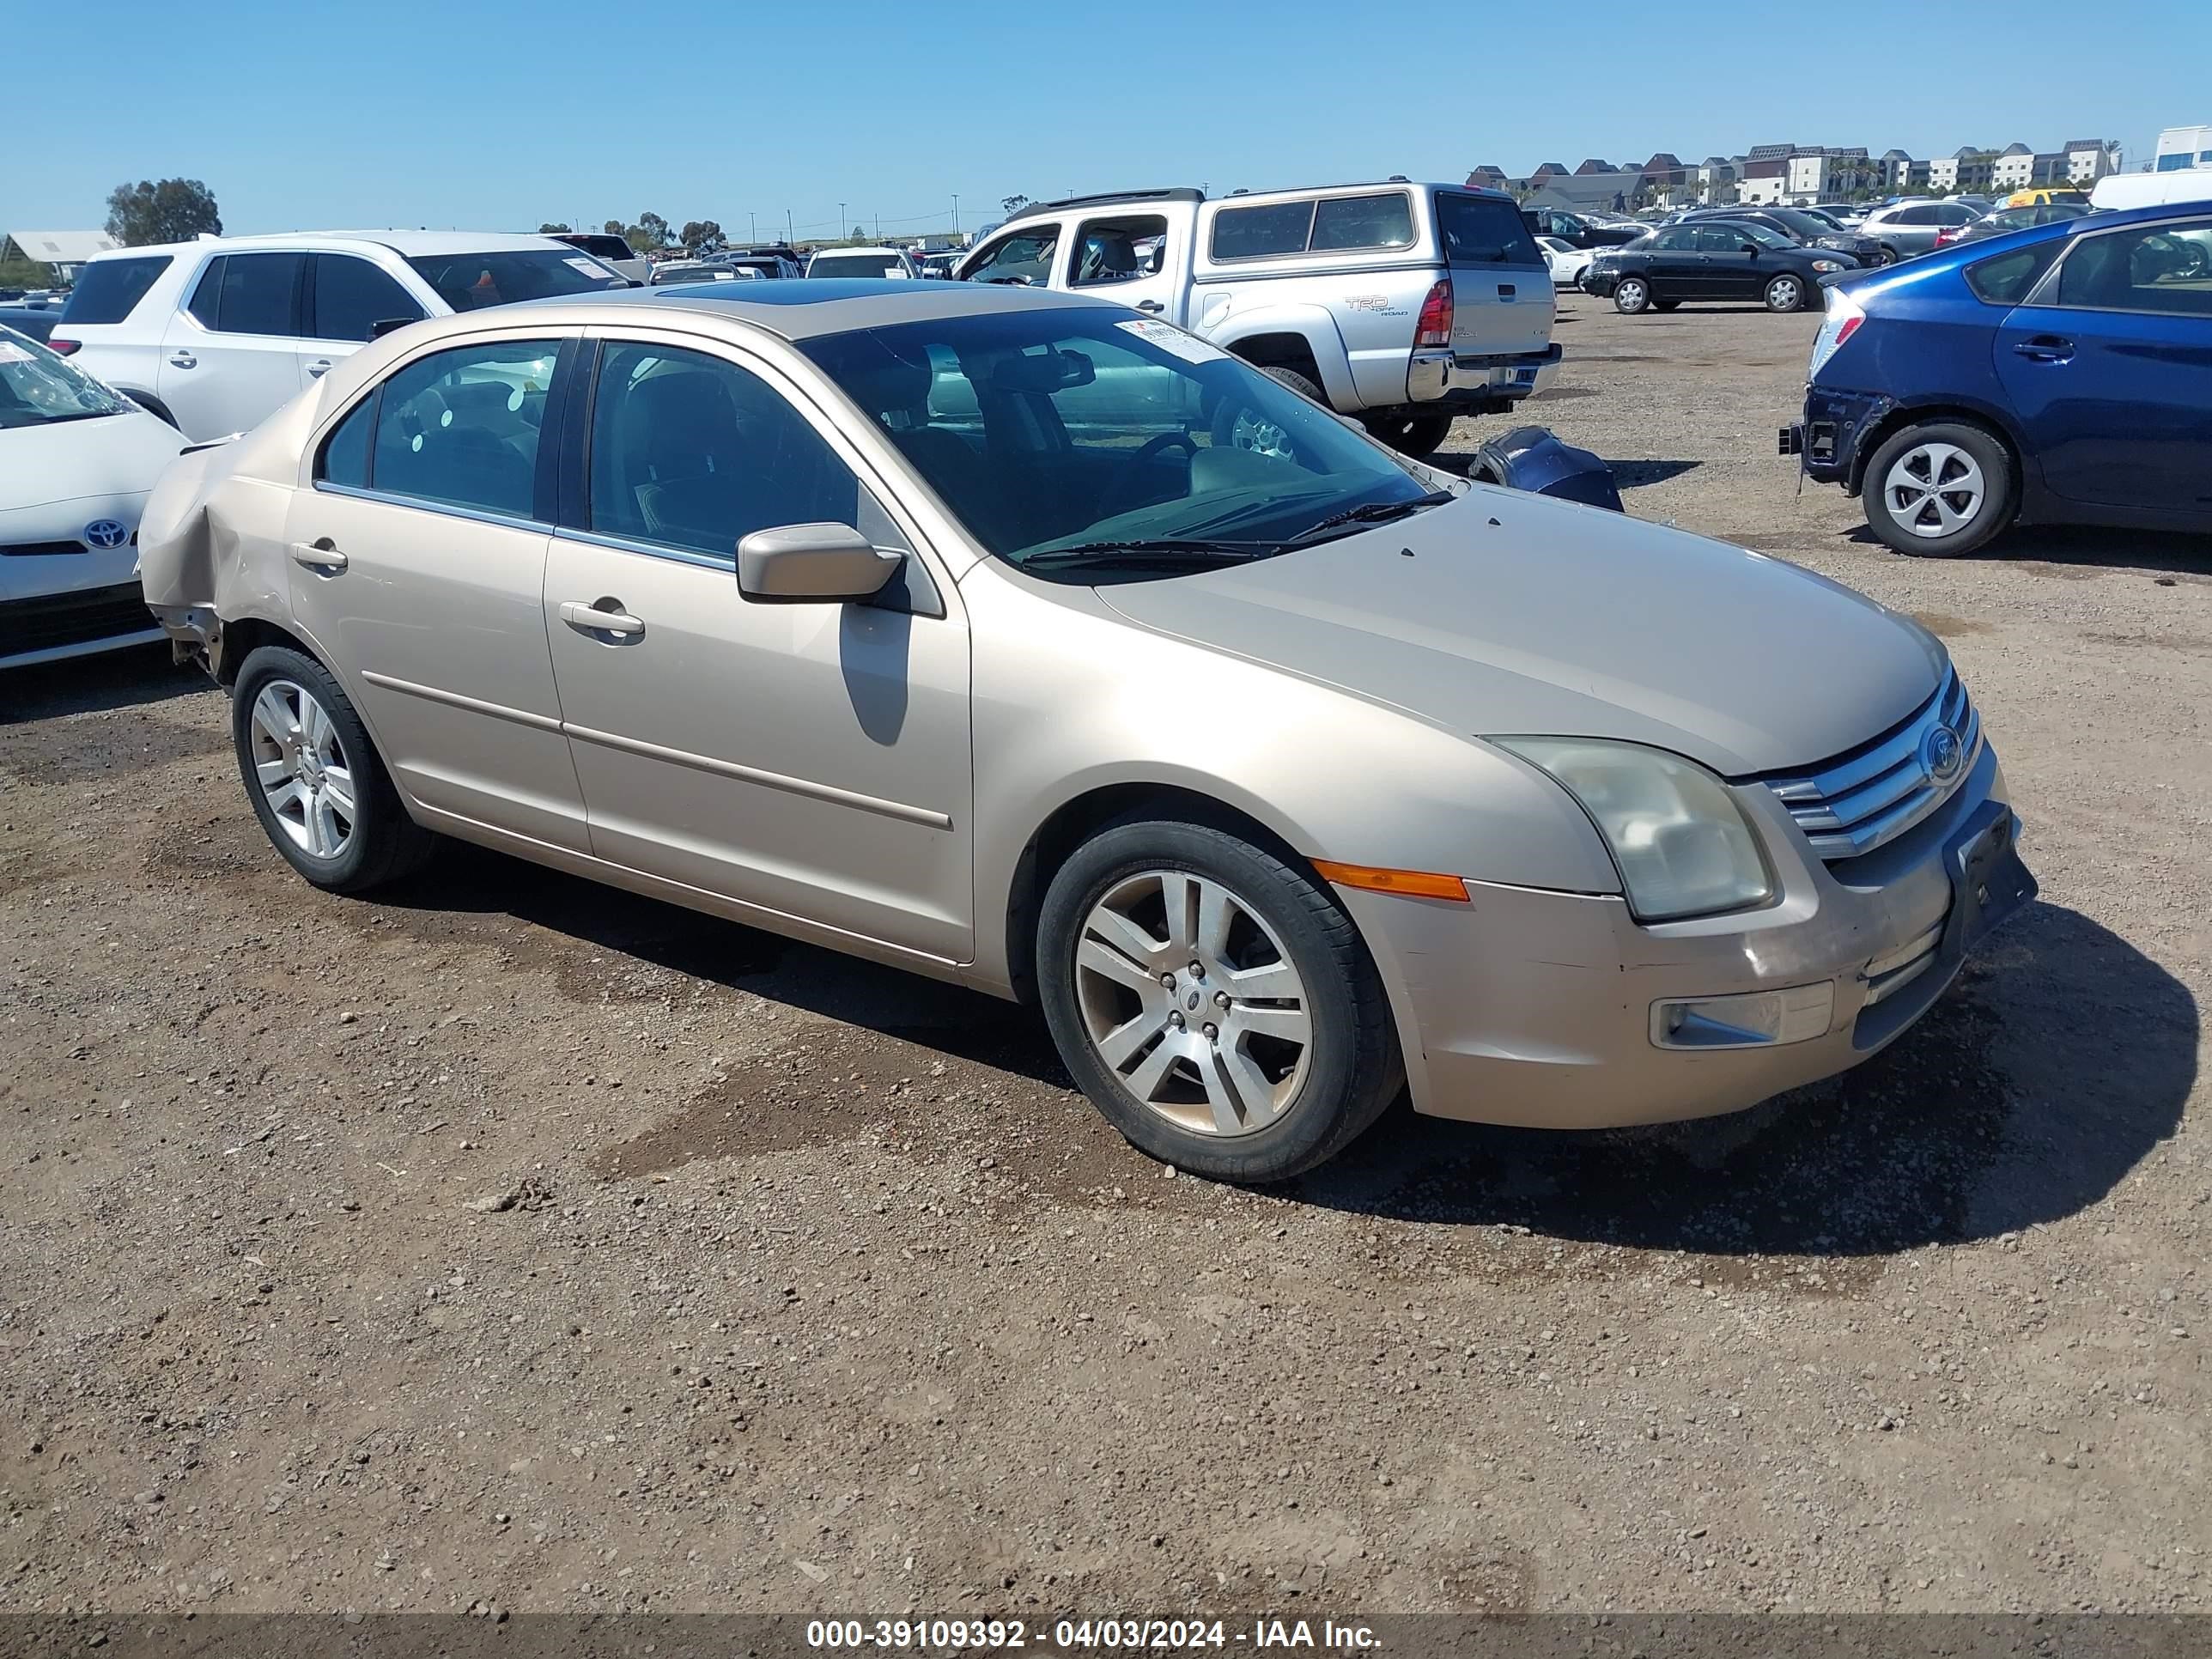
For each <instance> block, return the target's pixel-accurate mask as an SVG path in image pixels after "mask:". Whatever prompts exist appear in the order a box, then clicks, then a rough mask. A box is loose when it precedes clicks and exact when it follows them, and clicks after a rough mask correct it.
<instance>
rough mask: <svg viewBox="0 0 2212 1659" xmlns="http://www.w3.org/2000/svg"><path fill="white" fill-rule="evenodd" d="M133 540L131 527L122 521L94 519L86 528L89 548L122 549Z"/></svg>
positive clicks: (85, 536)
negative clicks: (121, 547)
mask: <svg viewBox="0 0 2212 1659" xmlns="http://www.w3.org/2000/svg"><path fill="white" fill-rule="evenodd" d="M130 539H131V526H129V525H127V524H125V523H124V522H123V521H122V520H120V519H94V520H93V521H92V522H91V523H90V524H88V525H87V526H85V527H84V544H85V545H86V546H87V547H95V548H108V547H120V546H122V545H123V544H124V543H125V542H127V541H129V540H130Z"/></svg>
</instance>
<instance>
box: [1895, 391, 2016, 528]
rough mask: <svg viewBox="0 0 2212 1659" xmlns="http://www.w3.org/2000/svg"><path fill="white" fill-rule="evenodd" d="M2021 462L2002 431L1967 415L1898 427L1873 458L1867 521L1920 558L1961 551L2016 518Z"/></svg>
mask: <svg viewBox="0 0 2212 1659" xmlns="http://www.w3.org/2000/svg"><path fill="white" fill-rule="evenodd" d="M2018 472H2019V469H2018V468H2017V467H2016V466H2015V464H2014V462H2013V458H2012V452H2011V450H2010V449H2008V448H2007V447H2006V446H2005V444H2004V442H2003V441H2002V439H2000V438H1998V437H1997V436H1996V435H1995V434H1993V433H1990V432H1989V431H1987V430H1985V429H1984V428H1981V427H1978V426H1970V425H1967V424H1966V422H1961V421H1926V422H1919V423H1917V424H1915V425H1912V426H1908V427H1905V428H1903V429H1901V430H1899V431H1897V432H1893V433H1892V434H1891V435H1889V437H1888V438H1887V440H1885V441H1884V442H1883V443H1882V446H1881V448H1879V449H1877V450H1875V453H1874V459H1872V460H1871V461H1869V462H1868V463H1867V470H1866V476H1865V477H1864V479H1863V482H1862V483H1861V485H1860V501H1861V504H1862V505H1863V507H1865V509H1866V516H1867V526H1868V528H1869V529H1870V530H1872V531H1873V532H1874V533H1875V535H1877V536H1879V537H1881V539H1882V540H1883V541H1884V542H1885V543H1886V544H1888V545H1889V546H1890V547H1892V548H1894V549H1895V550H1897V551H1898V552H1899V553H1907V554H1911V555H1912V556H1915V557H1917V558H1939V559H1941V558H1955V557H1957V556H1960V554H1965V553H1972V552H1973V551H1974V550H1976V549H1978V548H1980V547H1983V546H1985V545H1987V544H1989V543H1990V541H1991V540H1992V539H1994V538H1996V536H1998V535H1999V534H2001V533H2002V532H2003V530H2004V529H2005V527H2006V526H2008V525H2009V524H2010V523H2011V522H2012V518H2013V513H2014V512H2015V502H2016V501H2017V499H2018V497H2017V495H2016V493H2015V492H2016V484H2015V480H2016V478H2017V477H2018Z"/></svg>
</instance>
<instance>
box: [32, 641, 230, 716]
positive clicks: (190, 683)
mask: <svg viewBox="0 0 2212 1659" xmlns="http://www.w3.org/2000/svg"><path fill="white" fill-rule="evenodd" d="M212 684H214V682H212V681H211V680H210V679H209V678H208V677H207V676H206V675H205V674H204V673H203V672H202V671H200V670H199V669H197V668H194V667H180V666H179V665H177V664H175V663H173V662H171V661H170V660H169V647H168V646H167V644H159V645H143V646H133V647H131V649H129V650H127V651H104V652H101V653H100V654H99V655H97V656H92V657H70V658H68V659H64V661H61V662H50V663H40V664H36V665H33V666H31V667H28V668H0V726H20V725H21V724H22V723H24V722H25V721H27V720H58V719H59V718H61V717H62V716H64V715H65V714H89V713H92V712H94V711H95V710H100V709H108V708H137V707H143V706H144V705H145V704H148V703H155V702H167V701H169V700H170V699H171V698H173V697H184V696H191V694H192V693H194V692H196V691H205V690H209V689H210V686H212Z"/></svg>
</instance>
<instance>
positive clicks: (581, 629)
mask: <svg viewBox="0 0 2212 1659" xmlns="http://www.w3.org/2000/svg"><path fill="white" fill-rule="evenodd" d="M561 620H562V622H564V623H568V626H569V627H571V628H573V629H575V630H576V631H577V632H578V633H579V634H620V635H623V636H625V637H633V636H635V635H640V634H642V633H644V632H645V623H644V622H643V621H642V620H641V619H640V618H638V617H633V616H631V615H630V614H629V611H625V610H623V608H622V601H621V600H620V599H601V600H600V601H599V603H598V604H597V605H586V604H584V603H583V602H582V601H581V600H580V599H563V600H562V602H561Z"/></svg>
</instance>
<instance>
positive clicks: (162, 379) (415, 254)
mask: <svg viewBox="0 0 2212 1659" xmlns="http://www.w3.org/2000/svg"><path fill="white" fill-rule="evenodd" d="M627 286H629V279H628V278H627V277H625V276H623V275H622V274H621V273H620V272H618V271H616V270H611V269H610V268H609V267H608V266H607V265H606V264H605V263H604V262H603V261H601V260H599V259H596V258H592V256H591V255H589V254H587V253H584V252H580V251H579V250H577V249H575V248H574V247H570V246H567V245H566V244H564V243H562V242H557V241H556V240H553V239H552V238H551V237H550V236H511V235H495V234H476V233H471V232H464V231H437V232H432V231H404V230H394V231H329V232H301V233H298V234H291V235H284V236H233V237H216V236H205V237H202V238H201V239H200V240H197V241H196V242H179V243H176V244H173V245H172V246H167V247H134V248H126V249H119V250H118V251H117V252H112V253H102V254H100V255H98V256H96V257H95V258H93V259H92V260H91V261H90V262H89V263H88V264H86V265H85V267H84V269H83V270H81V271H80V272H78V274H77V279H76V288H75V289H72V290H71V292H70V300H69V304H68V306H67V307H65V308H64V310H63V312H62V315H61V320H60V321H59V322H58V323H57V324H55V325H54V337H53V349H55V350H56V351H58V352H60V353H61V354H62V355H63V356H66V357H69V358H70V360H71V361H72V362H76V364H77V365H78V366H79V367H80V368H83V369H84V370H85V371H86V372H87V373H88V374H91V375H92V376H93V377H94V379H96V380H105V381H106V383H107V384H108V385H109V386H113V387H114V388H115V389H116V390H117V391H118V392H124V393H125V394H126V395H128V396H129V397H131V398H134V399H136V400H137V402H139V403H141V404H144V405H145V406H146V407H147V408H148V409H149V410H153V412H154V413H155V414H156V415H159V416H161V418H162V419H163V420H166V421H167V422H169V423H170V424H171V425H172V426H174V427H176V428H178V429H179V431H181V432H183V433H184V435H185V436H186V437H187V438H191V439H193V440H196V441H197V440H202V439H207V438H220V437H224V436H227V435H228V434H230V433H234V432H243V431H246V430H247V429H248V428H252V427H254V426H258V424H259V423H260V422H262V420H263V419H264V418H265V417H266V416H269V415H270V413H272V412H273V411H274V410H276V409H278V408H280V407H282V406H283V404H286V403H289V401H291V399H292V398H294V397H295V395H296V394H297V393H298V392H299V391H300V389H301V387H302V386H307V385H310V384H312V383H313V381H314V380H318V379H319V378H320V377H321V376H322V375H323V374H325V373H327V372H328V371H329V369H330V368H331V365H332V364H334V363H336V362H339V361H340V360H341V359H343V357H345V356H348V355H349V353H351V352H354V351H356V350H357V349H360V347H361V346H362V344H364V343H366V342H368V341H369V340H371V339H373V338H374V337H376V336H377V335H379V334H382V333H386V332H388V331H390V330H391V329H392V328H396V327H398V326H399V325H403V324H405V323H411V322H416V321H418V320H419V319H422V318H424V317H437V316H444V315H447V314H448V313H453V312H460V311H472V310H476V309H477V308H479V307H483V306H491V305H501V304H505V303H507V302H509V301H515V300H539V299H544V298H547V297H549V296H551V295H574V294H586V293H591V292H593V291H595V290H597V289H607V288H624V287H627Z"/></svg>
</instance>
